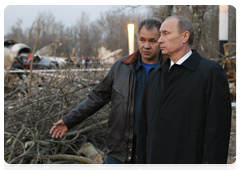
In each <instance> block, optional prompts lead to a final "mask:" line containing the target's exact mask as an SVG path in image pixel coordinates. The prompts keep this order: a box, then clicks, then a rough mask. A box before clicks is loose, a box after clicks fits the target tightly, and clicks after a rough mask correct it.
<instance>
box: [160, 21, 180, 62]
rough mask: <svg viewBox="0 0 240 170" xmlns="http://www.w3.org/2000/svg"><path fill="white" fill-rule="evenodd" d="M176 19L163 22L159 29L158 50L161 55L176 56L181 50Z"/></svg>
mask: <svg viewBox="0 0 240 170" xmlns="http://www.w3.org/2000/svg"><path fill="white" fill-rule="evenodd" d="M177 24H178V19H176V18H170V19H167V20H166V21H164V22H163V23H162V25H161V28H160V38H159V40H158V42H159V43H160V48H161V50H162V54H166V55H168V56H169V57H171V56H172V55H174V54H176V53H177V52H178V51H179V50H181V49H182V48H183V43H182V38H183V37H182V34H180V33H179V31H178V27H177Z"/></svg>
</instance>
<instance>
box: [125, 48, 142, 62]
mask: <svg viewBox="0 0 240 170" xmlns="http://www.w3.org/2000/svg"><path fill="white" fill-rule="evenodd" d="M139 54H140V52H139V50H138V49H137V51H135V52H134V53H132V54H131V55H130V56H128V57H126V58H124V59H123V60H122V61H121V62H122V63H124V64H132V63H133V62H134V61H136V60H137V59H138V55H139Z"/></svg>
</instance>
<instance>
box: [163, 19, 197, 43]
mask: <svg viewBox="0 0 240 170" xmlns="http://www.w3.org/2000/svg"><path fill="white" fill-rule="evenodd" d="M169 18H177V19H178V31H179V33H183V32H184V31H188V32H189V33H190V36H189V39H188V44H189V46H190V47H191V46H192V45H193V41H194V26H193V24H192V22H191V21H190V20H189V19H188V18H187V17H184V16H179V15H174V16H170V17H168V18H166V20H167V19H169Z"/></svg>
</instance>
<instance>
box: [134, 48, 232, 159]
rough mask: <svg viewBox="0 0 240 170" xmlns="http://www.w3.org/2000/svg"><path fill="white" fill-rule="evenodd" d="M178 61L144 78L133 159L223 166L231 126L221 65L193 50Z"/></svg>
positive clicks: (227, 90) (227, 88) (228, 97)
mask: <svg viewBox="0 0 240 170" xmlns="http://www.w3.org/2000/svg"><path fill="white" fill-rule="evenodd" d="M192 52H193V53H192V55H191V56H190V57H189V58H188V59H187V60H186V61H185V62H183V64H182V65H173V66H172V67H171V69H170V70H169V66H170V59H169V58H167V59H166V60H165V62H164V63H163V65H161V66H159V67H157V68H156V69H155V70H154V71H153V72H152V74H151V75H150V77H149V81H148V82H147V84H146V87H145V92H144V96H143V103H142V112H141V116H140V122H139V131H138V132H139V134H138V141H137V163H152V164H201V163H213V164H225V163H226V162H227V155H228V145H229V136H230V127H231V100H230V93H229V85H228V81H227V78H226V75H225V72H224V70H223V69H222V67H221V66H220V65H219V64H218V63H216V62H214V61H210V60H207V59H204V58H202V57H201V56H200V55H199V53H198V52H197V51H196V50H192Z"/></svg>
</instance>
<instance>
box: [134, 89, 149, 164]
mask: <svg viewBox="0 0 240 170" xmlns="http://www.w3.org/2000/svg"><path fill="white" fill-rule="evenodd" d="M146 101H147V96H146V91H145V94H144V97H143V100H142V103H146ZM147 107H148V105H146V104H142V107H141V113H140V118H139V126H138V137H137V149H136V163H137V164H146V163H147V162H146V161H147V159H146V149H147V147H146V144H147V133H148V125H147V114H146V113H147V112H146V110H147Z"/></svg>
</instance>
